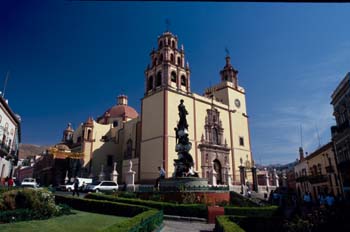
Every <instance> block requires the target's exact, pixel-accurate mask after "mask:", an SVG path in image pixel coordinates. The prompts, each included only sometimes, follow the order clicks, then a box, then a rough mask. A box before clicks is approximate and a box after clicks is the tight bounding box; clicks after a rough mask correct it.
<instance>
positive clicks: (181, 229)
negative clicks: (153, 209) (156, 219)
mask: <svg viewBox="0 0 350 232" xmlns="http://www.w3.org/2000/svg"><path fill="white" fill-rule="evenodd" d="M163 223H164V227H163V229H162V230H161V232H209V231H213V230H214V227H215V224H207V223H204V222H190V221H172V220H164V221H163Z"/></svg>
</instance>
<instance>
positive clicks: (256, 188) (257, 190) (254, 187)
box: [252, 166, 259, 192]
mask: <svg viewBox="0 0 350 232" xmlns="http://www.w3.org/2000/svg"><path fill="white" fill-rule="evenodd" d="M252 176H253V191H255V192H259V188H258V176H257V174H256V167H255V166H253V167H252Z"/></svg>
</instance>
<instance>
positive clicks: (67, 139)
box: [62, 123, 74, 143]
mask: <svg viewBox="0 0 350 232" xmlns="http://www.w3.org/2000/svg"><path fill="white" fill-rule="evenodd" d="M73 133H74V130H73V128H72V124H71V123H68V125H67V128H66V129H65V130H64V131H63V138H62V142H64V143H72V142H73Z"/></svg>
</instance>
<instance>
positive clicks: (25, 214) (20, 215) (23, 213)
mask: <svg viewBox="0 0 350 232" xmlns="http://www.w3.org/2000/svg"><path fill="white" fill-rule="evenodd" d="M33 219H37V215H36V214H35V212H34V211H33V210H30V209H15V210H6V211H0V223H9V222H17V221H28V220H33Z"/></svg>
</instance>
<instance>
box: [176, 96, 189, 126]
mask: <svg viewBox="0 0 350 232" xmlns="http://www.w3.org/2000/svg"><path fill="white" fill-rule="evenodd" d="M177 108H178V109H179V117H180V121H179V123H178V124H177V128H178V130H184V129H188V124H187V120H186V115H187V114H188V112H187V110H186V107H185V105H184V100H183V99H181V100H180V104H179V106H178V107H177Z"/></svg>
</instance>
